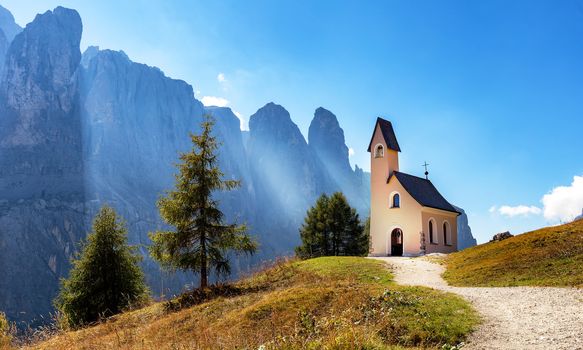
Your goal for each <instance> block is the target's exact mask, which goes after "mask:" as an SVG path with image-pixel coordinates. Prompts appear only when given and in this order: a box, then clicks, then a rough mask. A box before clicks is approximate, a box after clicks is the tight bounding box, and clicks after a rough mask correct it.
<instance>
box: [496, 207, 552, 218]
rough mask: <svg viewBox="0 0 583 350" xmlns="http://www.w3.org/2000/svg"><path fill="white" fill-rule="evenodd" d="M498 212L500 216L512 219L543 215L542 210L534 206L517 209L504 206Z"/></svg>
mask: <svg viewBox="0 0 583 350" xmlns="http://www.w3.org/2000/svg"><path fill="white" fill-rule="evenodd" d="M490 209H492V208H490ZM498 212H499V213H500V215H504V216H507V217H510V218H512V217H515V216H529V215H540V214H541V213H542V209H541V208H539V207H535V206H534V205H531V206H526V205H517V206H515V207H511V206H509V205H503V206H501V207H500V208H498Z"/></svg>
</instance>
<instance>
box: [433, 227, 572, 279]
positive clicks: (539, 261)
mask: <svg viewBox="0 0 583 350" xmlns="http://www.w3.org/2000/svg"><path fill="white" fill-rule="evenodd" d="M445 263H446V266H447V271H446V272H445V273H444V275H443V276H444V278H445V279H446V280H447V281H448V283H450V284H451V285H455V286H484V287H487V286H501V287H502V286H572V287H583V220H579V221H576V222H573V223H570V224H565V225H560V226H552V227H546V228H542V229H540V230H536V231H532V232H528V233H524V234H521V235H518V236H515V237H512V238H509V239H506V240H503V241H500V242H490V243H485V244H481V245H479V246H476V247H472V248H468V249H465V250H462V251H461V252H457V253H454V254H450V255H449V256H448V257H447V258H446V260H445Z"/></svg>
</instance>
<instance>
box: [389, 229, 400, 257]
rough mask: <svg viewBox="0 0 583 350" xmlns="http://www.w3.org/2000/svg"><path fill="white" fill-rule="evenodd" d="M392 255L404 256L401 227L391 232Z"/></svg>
mask: <svg viewBox="0 0 583 350" xmlns="http://www.w3.org/2000/svg"><path fill="white" fill-rule="evenodd" d="M391 255H392V256H403V231H401V229H400V228H396V229H394V230H393V232H391Z"/></svg>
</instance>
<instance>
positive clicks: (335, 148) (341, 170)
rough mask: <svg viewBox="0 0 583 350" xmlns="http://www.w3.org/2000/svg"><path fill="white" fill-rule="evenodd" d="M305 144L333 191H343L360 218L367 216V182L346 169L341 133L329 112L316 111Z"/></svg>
mask: <svg viewBox="0 0 583 350" xmlns="http://www.w3.org/2000/svg"><path fill="white" fill-rule="evenodd" d="M308 141H309V145H310V149H311V150H312V152H313V153H314V154H316V156H317V157H318V159H319V160H320V162H321V164H322V165H323V167H324V168H325V169H326V171H327V173H328V176H329V177H330V178H331V180H332V182H333V184H332V185H333V188H334V190H336V191H343V192H344V194H345V195H346V197H347V198H348V201H349V202H350V204H351V205H352V206H353V207H355V208H357V210H358V211H359V213H360V215H361V216H363V217H367V216H368V215H369V208H370V180H369V179H368V178H366V177H364V174H363V172H362V170H361V169H359V168H358V167H356V169H355V170H353V169H352V167H351V166H350V162H349V160H348V147H347V146H346V142H345V139H344V131H343V130H342V128H341V127H340V124H339V123H338V119H336V116H335V115H334V114H333V113H332V112H330V111H328V110H327V109H324V108H322V107H319V108H318V109H316V112H315V113H314V119H312V122H311V124H310V129H309V133H308Z"/></svg>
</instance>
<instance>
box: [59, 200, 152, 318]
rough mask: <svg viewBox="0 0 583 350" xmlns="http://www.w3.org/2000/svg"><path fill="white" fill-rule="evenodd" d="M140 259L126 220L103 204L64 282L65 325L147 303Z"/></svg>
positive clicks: (61, 301) (62, 308)
mask: <svg viewBox="0 0 583 350" xmlns="http://www.w3.org/2000/svg"><path fill="white" fill-rule="evenodd" d="M140 259H141V257H140V256H139V255H137V254H136V253H135V248H134V247H130V246H128V245H127V229H126V227H125V225H124V223H122V222H120V221H119V219H118V216H117V214H116V213H115V211H114V210H113V209H112V208H110V207H108V206H104V207H102V208H101V210H100V211H99V213H98V214H97V215H96V216H95V219H94V221H93V232H92V233H90V234H89V235H88V236H87V240H86V242H85V243H84V244H83V246H82V249H81V253H80V254H79V255H78V256H77V258H76V259H74V260H73V261H72V264H73V267H72V269H71V271H70V273H69V278H67V279H63V280H62V281H61V290H60V293H59V296H58V297H57V299H56V300H55V306H56V307H57V309H58V310H59V311H60V312H61V314H62V315H63V316H64V320H63V321H64V322H65V324H66V325H67V326H69V327H73V328H75V327H78V326H81V325H84V324H88V323H92V322H95V321H98V320H99V319H100V318H102V317H107V316H111V315H115V314H117V313H120V312H121V311H123V310H124V309H125V308H127V307H128V306H130V305H136V304H141V303H143V302H145V301H146V300H147V299H148V293H149V292H148V288H147V287H146V284H145V282H144V274H143V272H142V270H141V269H140V267H139V266H138V262H139V261H140Z"/></svg>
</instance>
